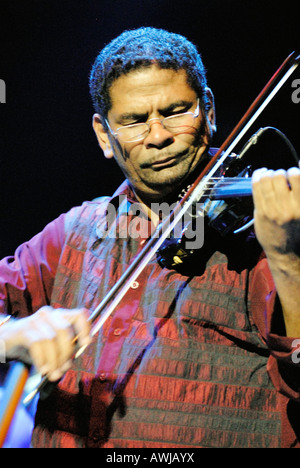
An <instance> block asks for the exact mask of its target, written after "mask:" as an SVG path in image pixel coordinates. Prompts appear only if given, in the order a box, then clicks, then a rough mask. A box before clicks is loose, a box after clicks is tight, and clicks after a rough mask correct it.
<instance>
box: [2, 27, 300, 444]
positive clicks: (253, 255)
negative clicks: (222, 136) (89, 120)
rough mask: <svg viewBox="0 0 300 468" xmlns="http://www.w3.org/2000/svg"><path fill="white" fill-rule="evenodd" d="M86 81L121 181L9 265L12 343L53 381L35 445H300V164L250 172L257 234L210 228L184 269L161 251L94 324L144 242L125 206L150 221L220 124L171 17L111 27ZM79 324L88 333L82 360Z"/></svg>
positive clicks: (205, 156)
mask: <svg viewBox="0 0 300 468" xmlns="http://www.w3.org/2000/svg"><path fill="white" fill-rule="evenodd" d="M90 90H91V96H92V100H93V104H94V107H95V112H96V113H95V115H94V118H93V128H94V131H95V134H96V137H97V140H98V142H99V145H100V147H101V149H102V151H103V153H104V156H105V157H106V158H114V159H115V160H116V161H117V164H118V165H119V166H120V168H121V169H122V171H123V173H124V175H125V177H126V181H125V182H124V183H123V184H122V186H121V187H120V188H119V189H118V190H117V192H116V193H115V194H114V195H113V196H111V197H100V198H99V199H97V200H94V201H93V202H87V203H84V204H83V205H82V206H81V207H76V208H73V209H72V210H70V212H69V213H67V214H64V215H62V216H61V217H59V218H58V219H57V220H55V221H53V222H52V223H50V224H49V225H48V226H47V227H46V228H45V230H44V231H43V232H42V233H40V234H38V235H37V236H36V237H34V238H33V239H32V240H30V241H29V242H27V243H25V244H23V245H22V246H20V247H19V248H18V249H17V251H16V253H15V256H14V257H12V258H7V259H4V260H2V262H1V263H0V312H1V313H2V314H3V322H4V321H5V319H6V316H7V315H9V316H11V317H12V318H11V320H8V321H6V322H5V323H3V325H2V326H1V327H0V339H2V340H4V342H5V344H6V350H7V356H8V358H9V359H13V358H17V359H25V360H26V359H27V360H28V359H29V360H30V362H32V363H33V364H34V366H35V367H36V368H37V370H38V371H39V372H41V373H42V374H43V375H46V376H47V377H48V379H49V380H50V381H54V382H56V381H58V383H57V385H56V386H55V388H54V389H53V390H52V392H51V394H50V395H49V396H48V398H46V399H44V400H40V401H39V403H38V408H37V413H36V422H35V429H34V432H33V438H32V444H33V446H34V447H79V448H85V447H104V448H113V447H114V448H117V447H126V448H129V447H133V448H139V447H148V448H159V447H161V448H166V447H167V448H168V447H169V448H182V447H190V448H195V447H237V448H238V447H290V446H297V445H298V444H299V441H298V435H297V434H298V432H297V431H298V430H299V427H298V425H299V423H298V420H299V418H297V417H296V415H297V414H298V413H299V409H298V403H297V400H298V399H299V397H300V388H299V387H300V386H299V376H300V372H299V365H298V359H295V339H296V338H297V337H300V320H299V318H298V310H299V293H298V290H299V285H300V258H299V255H300V252H299V241H300V227H299V220H300V203H299V200H300V170H299V169H298V168H292V169H290V170H288V171H284V170H279V171H272V170H266V169H263V170H259V171H256V172H255V173H254V175H253V199H254V206H255V210H254V215H255V234H256V238H255V237H254V236H253V233H252V232H249V231H248V232H246V233H245V234H243V235H242V236H241V237H240V238H238V240H236V238H233V237H232V236H229V238H225V239H224V238H222V236H220V235H219V234H218V233H213V232H211V231H210V230H208V231H207V232H205V235H204V246H203V247H202V249H200V252H197V253H196V254H195V256H194V257H192V258H191V259H189V267H190V269H185V268H184V267H181V265H179V267H178V268H177V267H176V266H174V268H172V267H171V268H163V267H162V266H161V265H160V264H159V263H158V262H157V260H156V258H155V256H154V258H153V259H152V260H151V261H150V262H149V263H148V264H147V265H146V267H145V268H144V270H143V271H142V273H141V274H140V276H139V277H138V278H137V280H136V281H134V283H132V284H131V287H130V288H129V290H128V293H127V294H126V295H125V297H124V298H123V299H122V300H121V302H120V304H119V305H118V306H117V308H116V310H115V311H114V313H113V314H112V315H111V317H109V319H108V320H107V321H106V322H105V323H104V325H103V327H102V328H101V329H100V331H99V332H98V333H97V334H96V335H95V336H94V337H93V338H91V337H90V330H91V326H90V323H89V321H88V317H89V314H90V313H91V312H92V311H93V310H94V309H95V308H96V306H97V305H98V303H99V302H100V301H101V299H102V298H103V297H105V295H106V294H107V293H108V292H109V291H110V290H111V289H112V287H113V286H114V284H115V283H116V282H117V280H118V279H119V278H120V277H121V275H122V274H123V273H124V271H125V270H126V268H127V267H128V265H130V263H131V262H132V260H133V259H134V258H135V256H136V255H137V254H138V253H139V252H140V251H141V250H142V248H143V246H144V245H145V242H146V241H147V239H146V237H147V236H144V235H143V234H142V231H143V230H141V231H140V235H134V236H131V235H130V232H129V231H127V234H126V235H124V229H123V227H124V222H125V220H126V222H127V224H126V226H128V219H129V220H130V223H131V224H130V223H129V224H130V225H131V226H132V225H133V224H132V222H134V221H136V220H137V219H138V223H139V225H143V226H144V227H145V226H146V227H147V226H149V225H150V226H151V228H152V229H153V228H155V226H156V225H157V224H158V222H159V214H158V212H157V211H156V210H155V209H154V208H153V207H154V206H157V203H162V202H166V203H168V204H169V205H171V204H172V203H174V202H176V200H177V199H178V195H179V194H180V192H181V190H182V189H184V188H186V187H187V186H188V185H189V184H191V183H192V182H193V181H194V180H195V179H196V177H197V176H198V174H199V172H200V169H201V168H203V167H204V165H205V164H206V162H207V161H208V160H209V158H210V157H211V155H212V148H211V140H212V136H213V134H214V132H215V130H216V123H215V111H214V99H213V94H212V92H211V90H210V89H209V88H208V86H207V82H206V76H205V69H204V66H203V64H202V61H201V57H200V55H199V54H198V52H197V50H196V48H195V47H194V45H193V44H191V43H190V42H189V41H187V40H186V39H185V38H184V37H182V36H179V35H176V34H171V33H168V32H166V31H162V30H157V29H154V28H140V29H138V30H134V31H126V32H124V33H123V34H122V35H120V36H119V37H118V38H116V39H115V40H113V41H112V42H111V43H110V44H108V45H107V46H106V47H105V48H104V49H103V50H102V51H101V52H100V54H99V56H98V57H97V59H96V61H95V63H94V66H93V68H92V71H91V76H90ZM137 203H138V204H139V206H140V207H141V211H140V213H139V215H138V216H137V214H136V213H134V212H133V210H132V209H131V208H132V206H134V205H135V204H137ZM110 206H113V207H114V209H115V216H114V218H113V220H112V221H110V227H109V229H110V228H112V227H113V228H114V232H115V233H116V235H115V236H112V235H109V231H108V228H107V216H106V215H107V212H108V211H109V210H108V207H110ZM77 336H78V340H77V341H78V343H77V345H79V346H87V347H86V349H85V351H84V353H82V355H81V356H80V357H78V359H76V360H72V356H73V355H74V352H75V346H76V345H75V344H74V337H77ZM296 354H297V353H296Z"/></svg>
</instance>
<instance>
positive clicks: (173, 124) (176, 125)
mask: <svg viewBox="0 0 300 468" xmlns="http://www.w3.org/2000/svg"><path fill="white" fill-rule="evenodd" d="M164 126H165V128H166V129H167V130H171V131H173V130H180V129H181V128H187V127H193V126H194V114H192V113H190V112H189V113H187V114H182V115H174V116H171V117H167V118H165V120H164Z"/></svg>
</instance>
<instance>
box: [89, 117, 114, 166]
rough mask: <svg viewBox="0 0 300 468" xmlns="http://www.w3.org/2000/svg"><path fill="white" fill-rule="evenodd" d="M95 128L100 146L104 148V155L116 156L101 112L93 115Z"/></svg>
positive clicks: (108, 157) (108, 156)
mask: <svg viewBox="0 0 300 468" xmlns="http://www.w3.org/2000/svg"><path fill="white" fill-rule="evenodd" d="M93 129H94V132H95V134H96V137H97V140H98V143H99V146H100V148H101V149H102V151H103V153H104V156H105V157H106V158H107V159H111V158H113V157H114V153H113V150H112V147H111V144H110V140H109V137H108V133H107V131H106V130H105V128H104V127H103V124H102V121H101V117H100V115H99V114H94V115H93Z"/></svg>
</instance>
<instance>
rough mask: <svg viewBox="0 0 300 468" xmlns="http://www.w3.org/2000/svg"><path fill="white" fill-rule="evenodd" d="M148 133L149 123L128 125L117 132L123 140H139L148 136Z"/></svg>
mask: <svg viewBox="0 0 300 468" xmlns="http://www.w3.org/2000/svg"><path fill="white" fill-rule="evenodd" d="M147 133H148V125H147V124H135V125H128V126H127V127H121V128H119V129H118V131H117V134H118V136H119V137H120V138H121V139H122V140H123V141H128V142H129V141H138V140H142V139H143V138H145V137H146V135H147Z"/></svg>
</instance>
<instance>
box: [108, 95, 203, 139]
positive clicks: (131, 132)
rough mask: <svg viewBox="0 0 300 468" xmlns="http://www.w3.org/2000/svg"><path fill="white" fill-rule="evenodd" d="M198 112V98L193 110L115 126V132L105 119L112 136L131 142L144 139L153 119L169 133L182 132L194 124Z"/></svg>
mask: <svg viewBox="0 0 300 468" xmlns="http://www.w3.org/2000/svg"><path fill="white" fill-rule="evenodd" d="M199 113H200V102H199V99H198V100H197V107H196V110H195V112H184V113H183V114H176V115H170V116H169V117H165V118H163V119H159V118H154V119H150V120H148V122H143V123H137V124H132V125H125V126H123V127H119V128H117V129H116V131H115V132H113V131H112V129H111V128H110V125H109V123H108V121H107V120H105V121H106V124H107V126H108V128H109V129H110V131H111V133H112V135H113V136H114V137H116V138H119V139H120V140H122V141H123V143H132V142H134V141H140V140H144V139H145V138H146V137H147V136H148V135H149V133H150V130H151V122H153V121H159V122H160V123H161V125H162V126H163V127H164V128H165V129H166V130H168V131H169V132H171V133H174V134H175V133H182V132H184V131H185V130H186V129H188V128H192V127H193V126H194V120H195V119H196V118H197V117H198V116H199Z"/></svg>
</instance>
